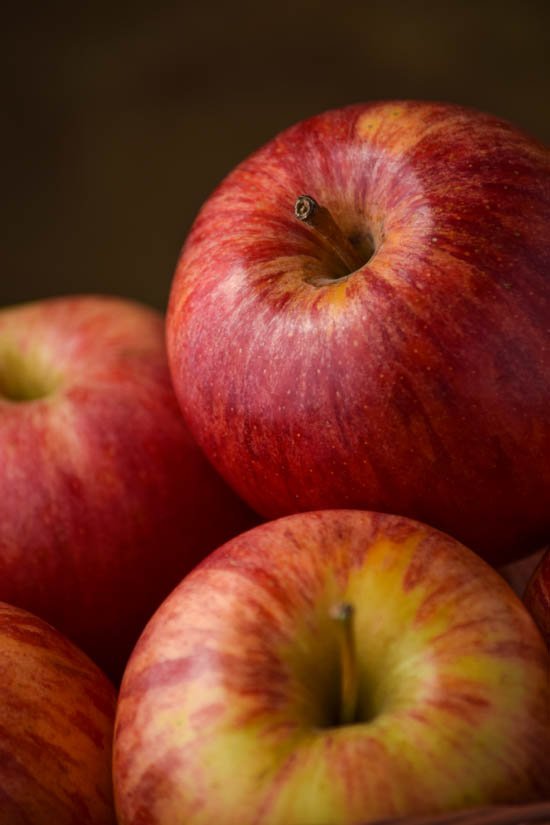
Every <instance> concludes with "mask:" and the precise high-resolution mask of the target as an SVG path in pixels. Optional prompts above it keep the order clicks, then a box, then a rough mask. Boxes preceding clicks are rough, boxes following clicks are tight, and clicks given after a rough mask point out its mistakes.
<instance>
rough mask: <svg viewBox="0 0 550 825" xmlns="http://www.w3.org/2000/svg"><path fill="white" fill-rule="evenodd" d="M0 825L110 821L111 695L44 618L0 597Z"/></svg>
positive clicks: (79, 654) (98, 824) (95, 672)
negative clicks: (9, 603)
mask: <svg viewBox="0 0 550 825" xmlns="http://www.w3.org/2000/svg"><path fill="white" fill-rule="evenodd" d="M0 684H1V686H2V687H1V690H0V825H53V823H55V825H75V823H77V822H78V823H79V825H115V824H116V818H115V810H114V803H113V791H112V778H111V758H112V737H113V724H114V719H115V705H116V694H115V689H114V687H113V685H112V684H111V683H110V681H109V680H108V679H107V677H106V676H105V675H104V674H103V673H102V672H101V670H100V669H99V668H98V667H97V666H96V665H95V664H94V663H93V662H92V661H91V660H90V659H89V658H88V657H87V656H86V655H85V654H84V653H82V651H80V650H79V649H78V648H77V647H75V646H74V645H73V644H72V643H71V642H69V641H68V639H66V638H65V637H64V636H62V635H61V634H60V633H58V632H57V631H56V630H54V628H52V627H51V626H50V625H48V624H46V622H44V621H42V619H39V618H37V617H36V616H33V615H32V614H30V613H28V612H27V611H24V610H20V609H19V608H16V607H13V606H12V605H7V604H5V603H3V602H0Z"/></svg>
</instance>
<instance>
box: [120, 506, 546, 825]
mask: <svg viewBox="0 0 550 825" xmlns="http://www.w3.org/2000/svg"><path fill="white" fill-rule="evenodd" d="M549 676H550V656H549V654H548V651H547V650H546V647H545V645H544V642H543V640H542V638H541V636H540V633H539V632H538V630H537V628H536V626H535V624H534V622H533V620H532V618H531V617H530V616H529V614H528V612H527V610H526V609H525V607H524V605H523V604H522V603H521V601H520V600H519V599H518V598H517V596H516V595H515V594H514V593H513V591H512V590H511V589H510V587H509V586H508V585H507V584H506V582H505V581H504V580H503V579H502V577H501V576H500V575H499V574H498V573H497V572H496V571H495V570H494V569H493V568H491V567H490V566H489V565H488V564H487V563H486V562H484V561H483V560H482V559H481V558H480V557H479V556H478V555H476V554H475V553H473V552H471V551H469V550H467V549H466V548H465V547H464V546H463V545H461V544H459V543H458V542H457V541H455V540H454V539H452V538H451V537H449V536H446V535H445V534H443V533H440V532H438V531H436V530H434V529H433V528H430V527H426V526H424V525H421V524H420V523H418V522H414V521H412V520H409V519H405V518H402V517H398V516H391V515H380V514H373V513H369V512H365V511H344V510H341V511H330V510H325V511H319V512H312V513H303V514H297V515H293V516H287V517H284V518H281V519H279V520H276V521H273V522H269V523H267V524H263V525H261V526H259V527H256V528H255V529H253V530H250V531H248V532H247V533H244V534H243V535H241V536H239V537H236V538H234V539H233V540H232V541H230V542H228V543H226V544H225V545H224V546H222V547H221V548H219V549H218V550H217V551H215V552H214V553H212V554H211V555H210V556H208V557H207V558H206V559H205V560H204V561H203V562H201V564H200V565H198V566H197V567H196V568H195V569H194V570H193V571H192V572H191V573H190V574H189V575H188V576H186V577H185V579H184V580H183V581H182V582H181V583H180V584H179V585H178V587H176V589H175V590H174V591H173V592H172V593H171V595H170V596H169V597H168V598H167V599H166V600H165V601H164V603H163V604H162V605H161V607H160V608H159V609H158V610H157V611H156V613H155V615H154V616H153V617H152V619H151V620H150V622H149V623H148V625H147V627H146V628H145V630H144V632H143V634H142V636H141V638H140V640H139V641H138V643H137V645H136V647H135V648H134V651H133V653H132V655H131V657H130V660H129V663H128V666H127V668H126V671H125V674H124V677H123V680H122V684H121V690H120V695H119V701H118V706H117V716H116V721H115V736H114V756H113V777H114V789H115V807H116V810H117V815H118V818H119V823H120V825H135V824H136V823H137V822H147V825H172V823H174V822H185V823H186V825H207V824H208V825H210V823H213V822H215V823H217V825H234V823H237V822H254V823H255V825H288V824H289V823H292V825H320V823H322V824H323V825H352V823H353V825H357V823H359V822H368V821H374V820H377V819H382V818H384V817H390V816H402V815H412V814H414V813H424V812H434V813H435V812H438V811H444V810H450V809H455V808H460V807H466V806H470V805H471V806H473V805H476V804H478V805H481V804H498V803H502V804H505V803H510V802H527V801H533V800H536V799H539V798H543V797H544V796H545V794H546V795H548V794H549V793H550V751H549V749H548V741H549V739H550V718H549V715H548V698H549V696H548V691H549Z"/></svg>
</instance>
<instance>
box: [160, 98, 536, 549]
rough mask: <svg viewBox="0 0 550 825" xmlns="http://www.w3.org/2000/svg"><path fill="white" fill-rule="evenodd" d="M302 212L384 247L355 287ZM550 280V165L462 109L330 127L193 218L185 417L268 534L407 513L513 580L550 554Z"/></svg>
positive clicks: (290, 137)
mask: <svg viewBox="0 0 550 825" xmlns="http://www.w3.org/2000/svg"><path fill="white" fill-rule="evenodd" d="M304 193H307V194H310V195H311V196H313V197H314V198H315V199H316V200H317V201H318V202H319V204H321V205H322V206H324V207H326V208H327V209H328V210H329V211H330V212H331V214H332V216H333V218H334V220H335V222H336V224H337V225H338V226H339V227H340V229H341V230H342V232H343V234H344V235H345V236H346V237H347V238H349V239H350V241H351V242H352V243H354V244H355V245H356V248H357V249H358V250H359V251H360V252H361V254H362V255H363V259H365V260H366V258H367V257H368V254H369V253H368V251H367V247H368V246H369V240H368V236H369V235H370V236H371V237H372V241H373V244H374V248H375V254H374V256H373V257H372V258H371V259H370V260H369V261H368V263H366V264H365V265H364V266H363V267H361V268H360V269H359V270H357V271H356V272H354V273H352V274H351V275H350V276H349V277H347V278H340V279H338V278H336V279H334V278H332V279H331V276H335V275H337V274H338V273H339V272H340V273H341V269H339V268H338V267H339V264H337V263H335V259H334V256H333V255H332V253H331V252H330V251H329V250H328V248H327V246H326V244H325V242H324V241H323V240H322V239H321V238H320V236H319V235H318V234H316V233H315V232H314V231H313V230H312V229H311V228H310V227H308V226H306V225H304V224H303V223H301V222H300V221H298V220H296V219H295V217H294V214H293V208H294V203H295V200H296V198H297V196H299V195H301V194H304ZM549 271H550V155H549V152H548V149H547V148H546V147H545V146H543V145H541V144H540V143H537V142H536V141H535V140H533V139H531V138H530V137H529V136H527V135H526V134H524V133H523V132H521V131H519V130H517V129H515V128H514V127H513V126H511V125H510V124H508V123H506V122H504V121H501V120H499V119H497V118H495V117H492V116H489V115H485V114H482V113H480V112H477V111H474V110H471V109H467V108H463V107H460V106H456V105H450V104H441V103H428V102H414V101H405V102H403V101H400V102H376V103H371V104H360V105H354V106H351V107H348V108H344V109H340V110H334V111H329V112H326V113H324V114H321V115H319V116H316V117H313V118H311V119H308V120H305V121H303V122H301V123H299V124H297V125H296V126H293V127H291V128H290V129H288V130H287V131H285V132H283V133H282V134H280V135H279V136H277V137H276V138H275V139H274V140H272V141H271V142H270V143H268V144H267V145H266V146H264V147H263V148H262V149H260V150H259V151H257V152H256V153H255V154H253V155H252V156H251V157H249V158H248V159H247V160H245V161H244V162H243V163H241V164H240V165H239V166H238V167H237V168H236V169H235V170H234V171H233V172H232V173H231V174H230V175H229V176H228V177H227V178H226V179H225V180H224V181H223V182H222V183H221V185H220V186H219V187H218V188H217V190H216V191H215V192H214V193H213V195H212V196H211V197H210V198H209V199H208V200H207V202H206V203H205V204H204V206H203V208H202V209H201V211H200V213H199V215H198V217H197V219H196V221H195V223H194V225H193V227H192V230H191V232H190V234H189V236H188V238H187V241H186V243H185V245H184V248H183V250H182V254H181V257H180V260H179V263H178V266H177V269H176V272H175V276H174V280H173V284H172V289H171V295H170V302H169V311H168V317H167V342H168V353H169V361H170V367H171V371H172V377H173V382H174V386H175V390H176V394H177V396H178V400H179V403H180V405H181V408H182V411H183V413H184V416H185V418H186V420H187V422H188V424H189V426H190V429H191V431H192V433H193V435H194V436H195V438H196V440H197V442H198V443H199V444H200V445H201V447H202V448H203V450H204V451H205V453H206V454H207V455H208V456H209V458H210V460H211V461H212V463H213V464H214V466H216V467H217V468H218V470H219V471H220V473H221V474H222V475H223V476H224V478H225V479H226V480H227V481H228V482H229V484H231V485H232V487H233V488H234V489H235V490H237V491H238V492H239V494H240V495H241V496H242V497H243V498H244V499H245V500H246V501H248V502H249V503H250V505H251V506H252V507H253V508H254V509H255V510H257V511H258V512H259V513H261V514H262V515H263V516H264V517H266V518H274V517H278V516H281V515H285V514H288V513H292V512H298V511H306V510H313V509H327V508H358V509H369V510H377V511H381V512H391V513H399V514H401V515H406V516H410V517H413V518H416V519H418V520H421V521H423V522H426V523H428V524H432V525H433V526H435V527H438V528H440V529H443V530H445V531H447V532H449V533H450V534H451V535H453V536H454V537H456V538H458V539H459V540H461V541H462V542H464V543H465V544H466V545H467V546H469V547H471V548H472V549H473V550H475V551H477V552H479V553H480V554H481V555H483V556H484V557H485V558H486V559H487V560H490V561H491V562H492V563H494V564H495V565H496V564H505V563H506V562H508V561H511V560H512V559H514V558H516V557H520V556H521V555H527V554H529V553H530V552H531V551H533V550H535V549H536V548H537V547H540V546H542V545H543V544H545V543H546V542H547V541H548V539H549V537H550V506H549V502H550V460H549V456H550V417H549V416H548V402H549V399H550V347H549V346H548V329H549V327H550V279H549V277H548V273H549ZM312 280H313V281H315V282H316V283H317V285H313V284H312V283H311V281H312Z"/></svg>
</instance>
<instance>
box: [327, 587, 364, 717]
mask: <svg viewBox="0 0 550 825" xmlns="http://www.w3.org/2000/svg"><path fill="white" fill-rule="evenodd" d="M354 613H355V609H354V607H353V605H352V604H350V603H349V602H339V603H338V604H335V605H334V606H333V607H332V609H331V611H330V617H331V618H332V619H334V621H335V622H337V624H338V647H339V651H340V724H342V725H349V724H351V723H352V722H355V720H356V716H357V703H358V698H359V673H358V669H357V656H356V650H355V638H354V632H353V616H354Z"/></svg>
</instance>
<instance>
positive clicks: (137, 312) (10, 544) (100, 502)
mask: <svg viewBox="0 0 550 825" xmlns="http://www.w3.org/2000/svg"><path fill="white" fill-rule="evenodd" d="M0 457H1V460H0V491H1V494H0V599H2V600H4V601H7V602H10V603H12V604H16V605H18V606H20V607H23V608H26V609H28V610H30V611H32V612H33V613H36V614H37V615H39V616H41V617H43V618H45V619H46V620H47V621H49V622H50V623H51V624H53V625H54V626H55V627H57V628H58V629H59V630H61V631H62V632H64V633H65V634H66V635H67V636H68V637H69V638H71V639H72V640H73V641H74V642H76V643H77V644H78V645H79V646H80V647H82V648H83V649H84V650H85V651H86V652H87V653H88V654H89V655H91V656H92V658H93V659H94V660H96V661H97V662H98V663H100V664H101V665H102V666H103V667H104V669H105V670H106V671H107V672H108V673H109V675H111V676H112V677H113V678H116V677H117V676H118V675H119V674H120V673H121V671H122V670H123V667H124V665H125V663H126V659H127V657H128V655H129V653H130V650H131V648H132V647H133V644H134V643H135V641H136V639H137V637H138V636H139V634H140V632H141V630H142V629H143V627H144V625H145V623H146V621H147V619H148V618H149V617H150V616H151V614H152V613H153V612H154V610H155V609H156V607H157V606H158V605H159V604H160V602H161V601H162V599H163V598H164V597H165V596H166V595H167V594H168V593H169V592H170V590H172V588H173V587H174V586H175V585H176V584H177V582H179V581H180V579H181V577H182V576H183V575H184V574H185V573H186V572H188V570H190V569H191V567H192V566H193V565H194V564H195V563H196V562H197V561H198V560H199V559H200V558H202V557H203V556H204V555H205V554H206V553H207V552H209V551H210V550H213V549H214V548H215V547H217V546H218V545H219V544H220V543H221V542H222V541H225V540H226V539H228V538H230V537H231V536H233V535H236V534H237V533H239V532H240V531H241V530H242V529H244V528H245V527H249V526H251V524H252V523H256V522H254V521H253V517H252V515H251V513H250V512H249V511H248V508H246V507H245V505H244V504H242V503H241V502H240V501H239V500H238V498H237V497H236V496H235V495H234V493H233V492H232V491H231V490H229V489H228V488H227V486H226V485H225V483H224V482H223V481H222V480H221V479H220V478H219V476H218V475H217V474H216V473H215V471H214V470H213V469H212V468H211V466H210V465H209V464H208V462H207V461H206V459H205V458H204V457H203V455H202V453H201V452H200V450H199V448H198V447H197V446H196V445H195V443H194V441H193V440H192V438H191V436H190V435H189V432H188V430H187V428H186V426H185V424H184V422H183V420H182V417H181V413H180V411H179V408H178V405H177V402H176V399H175V396H174V393H173V390H172V387H171V383H170V375H169V371H168V365H167V359H166V351H165V344H164V322H163V318H162V317H161V315H160V314H158V313H157V312H154V311H153V310H152V309H149V308H147V307H144V306H140V305H138V304H135V303H133V302H130V301H126V300H122V299H118V298H108V297H91V296H89V297H86V296H75V297H66V298H59V299H51V300H44V301H38V302H36V303H32V304H27V305H22V306H17V307H12V308H9V309H3V310H1V311H0Z"/></svg>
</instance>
